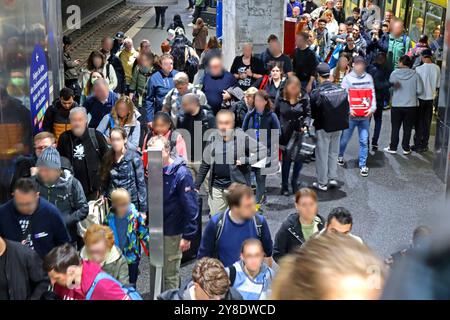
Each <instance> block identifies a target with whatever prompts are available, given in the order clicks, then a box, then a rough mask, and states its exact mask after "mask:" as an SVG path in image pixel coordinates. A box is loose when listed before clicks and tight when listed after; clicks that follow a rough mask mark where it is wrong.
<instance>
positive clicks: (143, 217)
mask: <svg viewBox="0 0 450 320" xmlns="http://www.w3.org/2000/svg"><path fill="white" fill-rule="evenodd" d="M139 215H140V216H141V217H142V219H143V220H144V221H145V220H147V214H146V213H144V212H140V213H139Z"/></svg>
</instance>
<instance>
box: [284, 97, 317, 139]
mask: <svg viewBox="0 0 450 320" xmlns="http://www.w3.org/2000/svg"><path fill="white" fill-rule="evenodd" d="M275 112H276V114H277V116H278V119H280V125H281V137H280V145H282V146H286V145H287V144H288V142H289V139H290V138H291V136H292V134H293V133H294V131H299V130H300V129H301V128H302V127H305V126H306V127H309V125H310V123H311V106H310V103H309V95H308V94H307V93H306V92H302V97H301V99H300V100H299V101H298V102H297V103H296V104H295V105H291V104H290V102H289V101H286V100H284V98H283V97H282V96H280V97H278V99H277V100H276V102H275Z"/></svg>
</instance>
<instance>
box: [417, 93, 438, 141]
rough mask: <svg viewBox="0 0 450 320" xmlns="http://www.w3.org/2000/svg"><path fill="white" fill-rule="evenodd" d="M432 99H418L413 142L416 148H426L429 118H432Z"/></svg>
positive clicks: (428, 137) (429, 126) (428, 136)
mask: <svg viewBox="0 0 450 320" xmlns="http://www.w3.org/2000/svg"><path fill="white" fill-rule="evenodd" d="M433 102H434V100H421V99H419V110H418V112H417V119H416V133H415V135H414V144H415V146H416V147H417V148H428V140H429V139H430V129H431V120H432V119H433Z"/></svg>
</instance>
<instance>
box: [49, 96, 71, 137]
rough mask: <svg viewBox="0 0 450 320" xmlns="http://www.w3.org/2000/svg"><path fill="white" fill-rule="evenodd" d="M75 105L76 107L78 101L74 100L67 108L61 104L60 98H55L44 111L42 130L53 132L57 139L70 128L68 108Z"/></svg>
mask: <svg viewBox="0 0 450 320" xmlns="http://www.w3.org/2000/svg"><path fill="white" fill-rule="evenodd" d="M76 107H78V103H76V102H74V103H73V104H72V107H71V108H70V109H69V110H67V109H65V108H64V107H63V106H62V105H61V100H60V99H58V100H56V101H55V102H54V103H53V104H52V105H51V106H50V107H49V108H48V109H47V111H46V112H45V116H44V121H43V122H42V130H44V131H47V132H51V133H53V134H54V135H55V138H56V141H58V139H59V136H60V135H61V134H62V133H63V132H65V131H67V130H70V129H71V128H72V126H71V125H70V119H69V114H70V110H71V109H73V108H76Z"/></svg>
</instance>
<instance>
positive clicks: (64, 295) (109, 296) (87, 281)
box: [53, 261, 130, 300]
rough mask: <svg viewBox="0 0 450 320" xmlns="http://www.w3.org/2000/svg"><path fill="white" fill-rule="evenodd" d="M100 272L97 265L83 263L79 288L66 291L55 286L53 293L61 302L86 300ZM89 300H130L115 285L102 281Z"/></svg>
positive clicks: (108, 281)
mask: <svg viewBox="0 0 450 320" xmlns="http://www.w3.org/2000/svg"><path fill="white" fill-rule="evenodd" d="M100 272H102V268H101V267H100V265H98V264H97V263H95V262H90V261H83V274H82V275H81V286H80V288H76V289H67V288H65V287H62V286H60V285H58V284H55V287H54V289H53V291H54V292H55V293H56V294H57V295H58V296H59V297H60V298H61V299H63V300H86V294H87V293H88V291H89V289H90V288H91V286H92V283H93V282H94V279H95V277H96V276H97V275H98V274H99V273H100ZM91 300H130V297H128V295H127V294H125V292H124V291H123V290H122V288H121V287H120V286H119V285H118V284H117V283H115V282H113V281H111V280H108V279H103V280H101V281H99V282H98V284H97V285H96V287H95V289H94V292H93V293H92V297H91Z"/></svg>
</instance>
